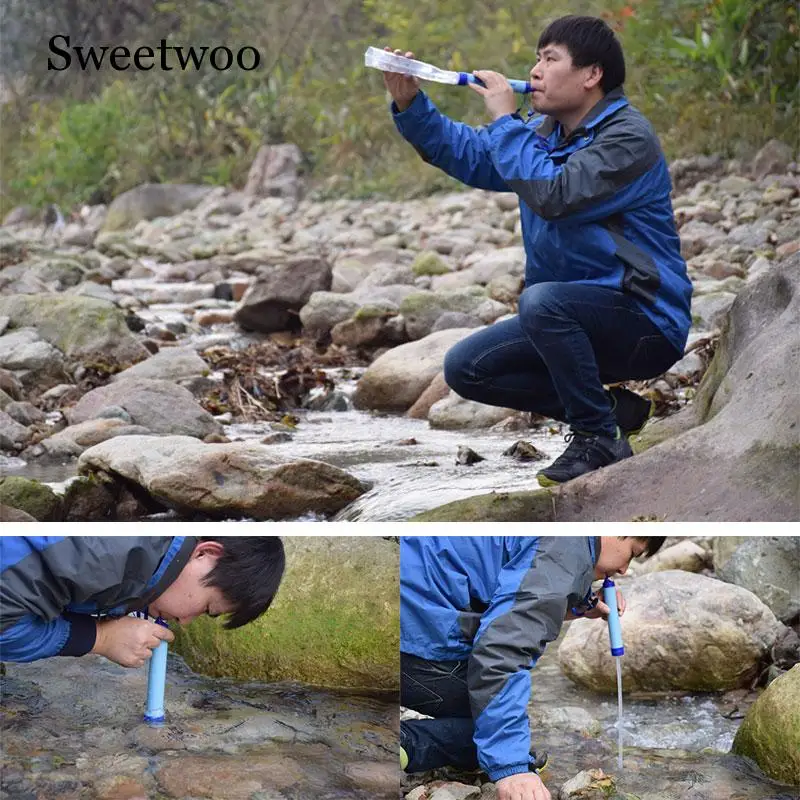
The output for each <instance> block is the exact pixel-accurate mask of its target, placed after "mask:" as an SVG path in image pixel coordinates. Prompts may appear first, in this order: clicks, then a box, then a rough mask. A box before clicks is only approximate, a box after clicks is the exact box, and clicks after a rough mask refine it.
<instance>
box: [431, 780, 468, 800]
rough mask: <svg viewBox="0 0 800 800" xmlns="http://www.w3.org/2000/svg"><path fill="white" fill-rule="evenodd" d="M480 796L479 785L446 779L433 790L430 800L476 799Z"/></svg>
mask: <svg viewBox="0 0 800 800" xmlns="http://www.w3.org/2000/svg"><path fill="white" fill-rule="evenodd" d="M480 796H481V787H480V786H470V785H469V784H466V783H457V782H454V781H448V782H447V783H444V784H442V785H441V786H437V787H436V788H435V789H434V790H433V794H431V796H430V800H478V798H479V797H480Z"/></svg>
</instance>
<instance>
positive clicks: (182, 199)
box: [103, 183, 213, 232]
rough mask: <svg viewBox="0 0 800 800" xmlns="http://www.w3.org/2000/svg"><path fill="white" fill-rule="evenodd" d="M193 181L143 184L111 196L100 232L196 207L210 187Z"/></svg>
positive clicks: (130, 226) (174, 214) (126, 226)
mask: <svg viewBox="0 0 800 800" xmlns="http://www.w3.org/2000/svg"><path fill="white" fill-rule="evenodd" d="M212 188H213V187H211V186H201V185H197V184H171V183H143V184H142V185H141V186H136V187H134V188H133V189H129V190H128V191H127V192H123V193H122V194H121V195H118V196H117V197H115V198H114V201H113V202H112V203H111V205H110V206H109V207H108V213H107V214H106V218H105V222H104V224H103V231H104V232H109V231H119V230H124V229H126V228H133V227H135V226H136V223H137V222H140V221H141V220H146V219H155V218H156V217H174V216H176V215H177V214H180V213H181V211H187V210H189V209H193V208H196V207H197V205H198V204H199V203H200V201H201V200H203V198H204V197H205V196H206V195H207V194H208V193H209V192H210V191H211V190H212Z"/></svg>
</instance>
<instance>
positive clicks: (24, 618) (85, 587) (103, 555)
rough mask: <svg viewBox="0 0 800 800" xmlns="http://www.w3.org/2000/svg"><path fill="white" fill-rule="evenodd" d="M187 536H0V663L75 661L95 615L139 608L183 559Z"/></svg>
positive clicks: (84, 649) (92, 632)
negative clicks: (66, 658) (52, 658)
mask: <svg viewBox="0 0 800 800" xmlns="http://www.w3.org/2000/svg"><path fill="white" fill-rule="evenodd" d="M197 541H198V540H197V538H196V537H194V536H4V537H0V661H36V660H38V659H40V658H48V657H49V656H81V655H84V654H85V653H88V652H89V651H90V650H91V649H92V648H93V647H94V643H95V638H96V630H97V625H96V622H95V619H94V617H95V616H123V615H125V614H127V613H128V612H130V611H137V610H142V609H144V608H145V607H146V606H147V604H148V603H149V602H150V601H151V600H154V599H155V598H156V597H158V596H159V595H160V594H161V593H162V592H163V591H164V590H165V589H166V588H167V587H168V586H169V585H170V584H172V583H173V582H174V581H175V579H176V578H177V577H178V575H179V574H180V572H181V570H182V569H183V568H184V566H186V564H187V563H188V561H189V557H190V556H191V554H192V552H193V550H194V548H195V545H196V544H197Z"/></svg>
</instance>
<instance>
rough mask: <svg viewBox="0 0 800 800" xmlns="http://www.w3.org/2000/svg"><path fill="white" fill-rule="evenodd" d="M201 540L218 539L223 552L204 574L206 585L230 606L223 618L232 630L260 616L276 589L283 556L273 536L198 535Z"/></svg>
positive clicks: (284, 561) (282, 568)
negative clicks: (227, 613) (218, 593)
mask: <svg viewBox="0 0 800 800" xmlns="http://www.w3.org/2000/svg"><path fill="white" fill-rule="evenodd" d="M200 541H201V542H218V543H219V544H221V545H222V547H223V553H222V555H221V556H220V557H219V560H218V561H217V563H216V564H215V565H214V567H213V569H212V570H211V572H209V573H208V575H206V577H205V579H204V581H203V582H204V583H205V585H206V586H214V587H216V588H217V589H219V590H220V591H221V592H222V594H223V595H224V597H225V599H226V600H228V602H230V604H231V605H232V606H233V608H234V610H233V611H232V612H231V613H230V615H229V616H228V619H227V620H226V622H225V628H227V629H228V630H233V629H234V628H241V627H242V625H247V623H248V622H252V621H253V620H254V619H256V618H257V617H260V616H261V615H262V614H263V613H264V612H265V611H266V610H267V609H268V608H269V607H270V605H271V604H272V601H273V600H274V598H275V594H276V593H277V591H278V586H279V585H280V582H281V578H282V577H283V570H284V568H285V566H286V556H285V554H284V552H283V542H282V541H281V540H280V538H279V537H277V536H221V537H219V538H216V537H213V536H201V537H200Z"/></svg>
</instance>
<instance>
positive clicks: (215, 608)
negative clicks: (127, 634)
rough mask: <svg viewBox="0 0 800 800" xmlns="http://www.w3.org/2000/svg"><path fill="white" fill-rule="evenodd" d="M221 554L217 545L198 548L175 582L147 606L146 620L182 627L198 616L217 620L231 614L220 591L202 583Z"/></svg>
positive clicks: (199, 545)
mask: <svg viewBox="0 0 800 800" xmlns="http://www.w3.org/2000/svg"><path fill="white" fill-rule="evenodd" d="M221 554H222V546H221V545H220V544H219V542H201V543H200V544H198V545H197V547H195V549H194V552H193V553H192V556H191V558H190V559H189V562H188V563H187V564H186V566H185V567H184V568H183V569H182V570H181V572H180V574H179V575H178V577H177V579H176V580H175V582H174V583H172V584H171V585H170V586H168V587H167V588H166V589H165V590H164V592H163V593H162V594H161V595H159V596H158V597H157V598H156V599H155V600H153V602H152V603H150V605H149V607H148V613H149V614H150V616H151V617H162V618H163V619H165V620H167V621H175V622H178V623H179V624H181V625H186V624H187V623H189V622H191V621H192V620H193V619H195V617H199V616H200V615H201V614H208V615H209V616H212V617H217V616H219V615H220V614H228V613H230V612H231V611H233V608H231V605H230V603H229V602H228V601H227V600H226V599H225V596H224V595H223V594H222V592H221V591H220V589H218V588H217V587H216V586H206V585H205V584H204V583H203V579H204V578H205V577H206V575H208V573H209V572H211V570H212V569H213V568H214V566H215V565H216V563H217V560H218V559H219V557H220V555H221Z"/></svg>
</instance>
